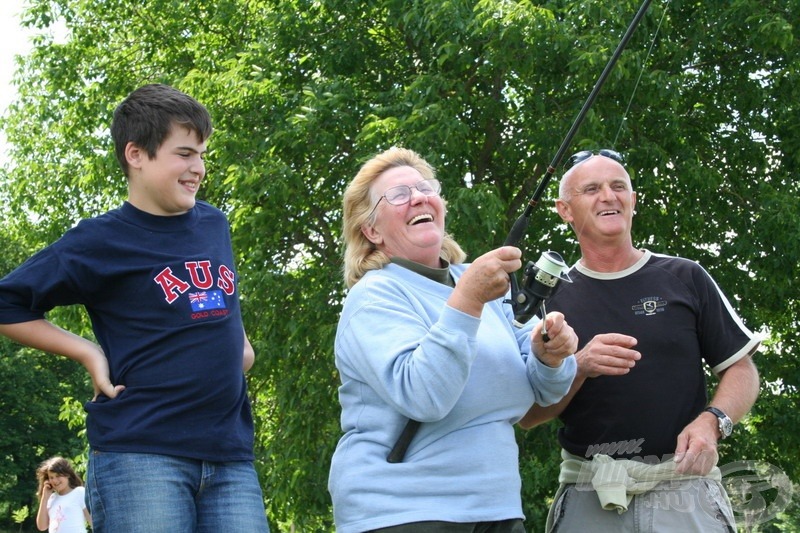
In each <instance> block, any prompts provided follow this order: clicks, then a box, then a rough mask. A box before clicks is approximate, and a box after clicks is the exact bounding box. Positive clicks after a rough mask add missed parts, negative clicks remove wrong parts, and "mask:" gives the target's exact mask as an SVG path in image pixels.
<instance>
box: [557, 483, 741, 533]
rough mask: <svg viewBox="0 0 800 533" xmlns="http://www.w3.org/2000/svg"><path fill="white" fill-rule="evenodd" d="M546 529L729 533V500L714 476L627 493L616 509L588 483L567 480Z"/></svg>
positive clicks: (595, 532)
mask: <svg viewBox="0 0 800 533" xmlns="http://www.w3.org/2000/svg"><path fill="white" fill-rule="evenodd" d="M551 512H552V513H553V517H554V520H553V526H552V528H551V529H550V531H548V532H547V533H571V532H576V533H588V532H591V533H671V532H675V533H688V532H697V533H714V532H721V533H722V532H724V533H735V532H736V522H735V520H734V517H733V511H732V509H731V506H730V501H729V500H728V496H727V494H726V493H725V490H724V489H723V488H722V485H720V484H719V483H718V482H716V481H714V480H711V479H707V478H698V479H688V480H683V481H664V482H661V483H659V484H658V485H657V486H656V487H655V488H654V489H653V490H651V491H650V492H647V493H645V494H639V495H636V496H634V497H633V500H632V501H631V504H630V505H629V506H628V510H627V511H626V512H624V513H622V514H619V513H618V512H617V511H606V510H604V509H602V508H601V507H600V501H599V500H598V498H597V494H596V493H595V492H594V491H593V490H591V487H587V486H578V485H569V486H567V487H566V488H565V490H564V492H563V493H561V495H560V496H559V497H558V499H557V500H556V501H555V502H553V509H552V511H551Z"/></svg>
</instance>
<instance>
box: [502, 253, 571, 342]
mask: <svg viewBox="0 0 800 533" xmlns="http://www.w3.org/2000/svg"><path fill="white" fill-rule="evenodd" d="M568 270H569V267H567V264H566V263H565V262H564V259H563V258H562V257H561V255H560V254H559V253H557V252H553V251H548V252H544V253H543V254H542V256H541V257H540V258H539V260H538V261H536V263H533V262H529V263H528V264H527V265H526V266H525V271H524V275H523V276H522V287H521V288H520V287H519V286H518V284H517V278H516V276H514V275H513V274H512V275H511V300H510V302H511V307H512V309H513V310H514V325H515V326H517V327H522V326H523V325H524V324H525V323H526V322H527V321H528V320H530V319H531V317H533V315H535V314H537V312H539V311H541V318H542V321H544V319H545V315H546V314H547V309H546V308H545V301H547V299H548V298H549V297H550V296H551V295H552V294H553V290H554V289H555V288H556V285H558V282H559V281H566V282H567V283H572V279H570V277H569V274H568V273H567V271H568ZM542 337H543V338H544V340H545V342H547V341H548V340H550V339H549V337H548V336H547V329H546V327H545V324H544V323H543V324H542Z"/></svg>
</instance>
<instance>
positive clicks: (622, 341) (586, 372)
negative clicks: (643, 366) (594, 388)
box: [575, 333, 642, 378]
mask: <svg viewBox="0 0 800 533" xmlns="http://www.w3.org/2000/svg"><path fill="white" fill-rule="evenodd" d="M637 342H638V341H637V340H636V339H635V338H634V337H630V336H628V335H622V334H621V333H601V334H599V335H595V336H594V338H593V339H592V340H590V341H589V342H588V343H587V344H586V346H584V347H583V348H582V349H581V350H580V351H579V352H578V353H576V354H575V359H576V360H577V363H578V374H579V375H581V376H583V377H587V378H596V377H598V376H622V375H625V374H627V373H628V372H630V371H631V368H633V367H634V365H636V361H638V360H639V359H641V358H642V354H641V353H639V352H637V351H636V350H633V349H632V348H633V347H634V346H636V343H637Z"/></svg>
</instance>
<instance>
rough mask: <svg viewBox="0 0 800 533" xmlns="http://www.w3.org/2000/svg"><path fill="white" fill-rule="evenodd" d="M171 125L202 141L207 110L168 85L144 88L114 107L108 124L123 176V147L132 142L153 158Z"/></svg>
mask: <svg viewBox="0 0 800 533" xmlns="http://www.w3.org/2000/svg"><path fill="white" fill-rule="evenodd" d="M173 124H179V125H181V126H184V127H186V128H187V129H189V130H190V131H193V132H194V133H195V134H197V137H198V138H199V139H200V140H201V141H205V140H206V139H208V138H209V137H210V136H211V132H212V127H211V117H210V116H209V114H208V110H207V109H206V108H205V107H204V106H203V105H202V104H201V103H200V102H198V101H197V100H195V99H194V98H192V97H191V96H189V95H187V94H185V93H183V92H181V91H179V90H178V89H175V88H174V87H170V86H169V85H164V84H161V83H153V84H150V85H144V86H142V87H140V88H138V89H136V90H135V91H133V92H132V93H130V94H129V95H128V96H127V97H126V98H125V100H123V101H122V103H120V104H119V105H118V106H117V108H116V109H115V110H114V118H113V120H112V121H111V138H112V139H113V140H114V151H115V153H116V156H117V160H118V161H119V164H120V165H121V166H122V170H123V172H125V175H126V176H127V175H128V162H127V160H126V159H125V147H126V146H127V145H128V143H130V142H132V143H134V144H135V145H136V146H138V147H139V148H141V149H143V150H144V151H145V152H146V153H147V155H148V157H149V158H150V159H153V158H154V157H155V156H156V152H157V151H158V148H159V146H161V144H162V143H163V142H164V139H166V138H167V135H169V132H170V129H171V128H172V125H173Z"/></svg>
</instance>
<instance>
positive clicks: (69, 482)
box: [36, 457, 92, 533]
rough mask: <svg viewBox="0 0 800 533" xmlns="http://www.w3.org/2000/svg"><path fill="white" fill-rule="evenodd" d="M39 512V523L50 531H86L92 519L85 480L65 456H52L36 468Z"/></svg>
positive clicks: (78, 532) (64, 532) (37, 519)
mask: <svg viewBox="0 0 800 533" xmlns="http://www.w3.org/2000/svg"><path fill="white" fill-rule="evenodd" d="M36 478H37V479H38V480H39V491H38V493H39V512H38V514H37V515H36V527H37V528H39V531H49V532H50V533H86V523H87V522H88V523H89V524H91V523H92V519H91V517H90V516H89V511H88V510H87V509H86V503H85V500H84V494H85V492H84V489H83V482H82V481H81V478H80V477H78V474H76V473H75V470H73V468H72V465H71V464H70V463H69V461H67V460H66V459H64V458H63V457H51V458H50V459H48V460H46V461H44V462H43V463H42V464H41V465H39V468H38V469H37V470H36Z"/></svg>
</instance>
